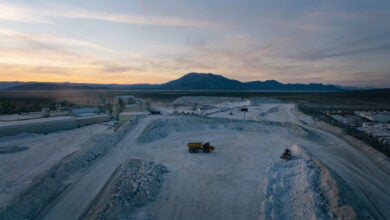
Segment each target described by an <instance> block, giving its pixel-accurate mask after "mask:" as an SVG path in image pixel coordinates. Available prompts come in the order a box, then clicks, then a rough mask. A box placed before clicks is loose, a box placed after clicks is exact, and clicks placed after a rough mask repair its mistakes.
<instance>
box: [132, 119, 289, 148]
mask: <svg viewBox="0 0 390 220" xmlns="http://www.w3.org/2000/svg"><path fill="white" fill-rule="evenodd" d="M264 125H272V126H280V127H293V126H295V125H293V124H291V123H279V122H271V121H264V122H257V121H242V120H235V119H226V118H206V117H198V116H190V117H175V118H171V119H161V120H155V121H153V122H152V123H150V124H149V125H148V127H147V128H146V129H145V130H144V131H143V133H142V134H141V135H140V137H139V138H138V141H139V142H140V143H147V142H152V141H156V140H159V139H162V138H165V137H168V136H169V134H170V133H172V132H183V131H185V132H188V131H201V130H207V129H212V130H216V129H227V130H232V131H257V132H266V133H267V132H269V131H266V128H265V127H264Z"/></svg>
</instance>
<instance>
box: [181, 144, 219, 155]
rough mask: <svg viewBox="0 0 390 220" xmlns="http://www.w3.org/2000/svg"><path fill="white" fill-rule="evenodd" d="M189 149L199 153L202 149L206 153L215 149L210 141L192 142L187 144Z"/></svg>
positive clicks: (191, 151)
mask: <svg viewBox="0 0 390 220" xmlns="http://www.w3.org/2000/svg"><path fill="white" fill-rule="evenodd" d="M187 147H188V151H189V152H190V153H198V152H199V151H200V150H203V152H205V153H209V152H210V151H213V150H215V147H214V146H211V145H210V143H209V142H206V143H202V142H190V143H188V144H187Z"/></svg>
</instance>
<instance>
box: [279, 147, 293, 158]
mask: <svg viewBox="0 0 390 220" xmlns="http://www.w3.org/2000/svg"><path fill="white" fill-rule="evenodd" d="M280 158H282V159H285V160H291V150H290V149H288V148H286V149H285V150H284V151H283V153H282V155H280Z"/></svg>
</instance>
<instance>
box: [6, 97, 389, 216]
mask: <svg viewBox="0 0 390 220" xmlns="http://www.w3.org/2000/svg"><path fill="white" fill-rule="evenodd" d="M202 99H205V98H204V97H200V98H199V97H198V98H196V102H197V103H199V102H200V101H201V100H202ZM183 100H184V101H183ZM213 102H215V103H217V104H216V105H215V106H211V107H210V106H209V108H208V109H207V110H206V111H198V110H197V109H195V110H192V108H191V98H185V99H180V103H181V104H182V105H183V106H179V107H177V106H176V107H175V108H173V107H172V109H169V107H166V106H165V108H166V109H163V111H162V112H170V113H172V112H176V113H177V114H180V115H174V114H167V115H160V116H153V115H150V116H145V117H143V118H140V119H139V120H138V121H137V122H136V123H134V125H131V126H129V128H128V129H125V130H123V132H122V133H123V134H122V135H120V136H118V138H117V139H118V141H117V142H115V144H113V145H112V146H111V145H110V146H111V147H110V149H109V150H108V151H107V152H106V153H105V155H103V156H101V158H100V159H98V160H97V161H96V162H95V163H93V164H91V165H90V166H89V167H86V168H84V170H83V171H82V172H80V173H77V175H71V176H70V177H69V178H66V179H61V181H63V182H64V183H66V188H65V189H64V190H63V192H61V193H60V194H59V195H58V196H56V197H54V198H52V199H51V200H50V201H47V202H48V205H47V206H45V207H43V208H42V210H40V211H39V212H37V213H38V214H36V215H30V216H33V217H34V218H37V219H78V218H81V219H94V218H95V217H96V216H97V214H96V213H98V212H97V211H96V207H97V206H96V204H99V205H100V206H98V207H103V206H104V205H107V204H108V206H104V207H109V204H127V203H126V202H123V201H122V200H123V198H125V197H126V196H125V195H122V194H121V192H127V193H130V194H129V195H128V196H127V197H126V198H132V199H133V198H140V199H139V200H140V201H141V200H144V199H145V198H144V197H134V195H142V193H143V191H142V192H138V191H137V189H148V187H149V186H151V185H152V188H153V190H152V191H153V192H154V193H153V194H152V195H153V196H150V198H149V197H148V198H149V199H148V200H145V201H146V202H145V201H144V202H142V203H139V204H142V205H137V206H135V205H132V206H131V207H132V208H131V209H129V211H128V213H126V212H123V211H112V212H110V210H116V209H114V208H106V209H105V210H108V213H105V215H104V216H109V218H108V219H115V218H130V219H338V218H343V219H386V217H387V216H390V210H389V209H388V204H390V189H389V187H388V186H389V185H390V164H389V161H388V159H387V158H385V156H380V155H379V156H378V154H376V152H372V150H365V149H364V148H365V147H364V146H363V147H362V146H360V147H359V148H357V147H355V146H352V145H351V144H349V142H346V141H345V140H344V139H342V138H339V137H338V136H335V135H333V134H330V133H328V132H326V131H324V130H321V129H319V126H318V124H316V122H315V121H314V120H312V119H311V118H310V117H309V116H306V115H303V114H302V113H300V112H299V111H298V110H297V109H296V108H295V105H293V104H287V103H280V102H276V101H272V100H271V101H269V100H268V101H261V100H256V101H252V102H250V101H248V100H241V99H232V100H229V99H227V98H224V99H218V98H217V97H215V100H210V98H207V102H206V104H207V105H211V104H212V103H213ZM210 103H211V104H210ZM186 105H187V106H186ZM200 105H201V103H200ZM241 107H246V108H248V112H246V113H244V112H241V111H240V108H241ZM182 110H183V111H185V113H186V114H187V115H183V114H182V113H181V111H182ZM244 119H245V120H244ZM314 124H316V126H314ZM110 132H111V133H112V132H113V131H111V130H107V127H104V126H102V125H93V126H88V127H84V128H80V129H75V130H71V131H64V132H58V133H52V134H48V135H45V136H44V135H38V136H34V135H33V136H27V137H24V138H8V139H5V138H4V139H2V142H1V143H0V147H9V146H21V147H22V146H26V147H29V149H26V150H23V151H19V152H14V153H7V154H4V153H3V154H0V163H1V165H2V166H0V169H1V170H0V189H2V190H1V191H0V219H12V218H10V217H12V216H13V214H14V213H13V212H12V209H10V208H9V207H10V206H7V205H9V204H10V203H12V201H18V200H17V198H19V197H21V196H23V194H19V192H22V191H23V190H24V189H28V188H29V187H30V188H31V187H34V185H33V184H32V182H33V179H34V178H36V177H37V176H42V175H45V173H46V172H47V170H48V169H49V168H50V167H51V166H54V165H55V164H59V163H60V164H61V163H62V161H63V158H64V157H66V156H67V155H70V154H72V153H74V152H80V150H81V147H80V146H82V145H78V144H76V143H84V142H85V143H90V141H91V139H92V137H93V136H94V135H100V134H103V133H105V134H109V133H110ZM75 135H76V137H75ZM60 137H61V138H63V142H60V143H62V144H55V143H56V140H59V138H60ZM39 138H41V140H39ZM36 139H37V140H36ZM117 139H115V140H117ZM33 140H36V142H42V141H43V142H44V143H46V144H44V145H45V146H40V145H38V144H36V145H33V144H31V143H34V142H33ZM50 141H52V142H53V143H52V144H50V143H51V142H50ZM100 141H102V140H100ZM193 141H210V143H211V144H212V145H213V146H215V148H216V150H215V151H214V152H211V153H208V154H205V153H197V154H190V153H189V152H188V149H187V147H186V144H187V143H188V142H193ZM286 147H289V148H290V149H291V150H292V155H293V159H292V160H291V161H284V160H281V159H280V157H279V156H280V154H281V152H282V151H283V150H284V149H285V148H286ZM32 149H36V151H34V152H33V151H32ZM60 152H62V153H60ZM88 152H89V151H86V153H88ZM24 154H25V155H24ZM23 155H24V156H23ZM31 155H35V157H34V159H29V157H31ZM39 155H43V156H42V157H39ZM22 158H25V159H22ZM82 158H84V157H82ZM134 160H135V161H138V162H137V163H135V162H128V161H134ZM12 161H15V162H12ZM16 161H18V162H16ZM133 163H134V164H144V165H143V166H142V167H148V168H147V169H146V168H142V169H140V168H138V169H135V171H134V170H133V169H130V168H129V170H131V172H130V174H123V175H122V176H125V177H126V178H130V179H125V180H123V179H121V178H120V177H121V175H119V174H118V169H119V167H122V168H123V167H126V165H125V164H130V165H129V166H131V164H133ZM41 164H44V165H45V166H43V165H41ZM145 164H149V165H145ZM150 164H157V165H158V166H160V165H161V166H163V167H164V169H157V170H161V173H159V172H160V171H150V172H152V173H154V174H153V176H158V177H159V178H158V181H155V180H153V181H152V179H153V178H152V179H150V181H149V180H148V176H147V175H146V174H148V173H150V172H149V171H148V169H154V168H153V167H154V166H152V165H150ZM27 167H29V168H31V167H33V168H34V170H36V171H35V173H32V174H31V172H28V171H27ZM165 168H166V170H165ZM145 169H146V170H145ZM138 170H142V174H145V175H146V176H143V175H138V174H137V175H136V174H134V172H135V173H139V172H141V171H138ZM64 172H65V171H64ZM156 172H157V173H156ZM33 174H34V175H33ZM133 174H134V175H135V176H134V177H132V178H134V179H131V176H132V175H133ZM160 175H163V178H162V177H161V179H160ZM17 179H23V181H16V180H17ZM135 180H137V181H135ZM138 180H139V181H138ZM126 181H130V182H131V183H134V181H135V182H137V183H138V184H139V185H137V186H131V187H133V188H131V187H130V189H133V190H130V191H129V189H126V185H123V184H117V185H118V187H111V188H110V187H109V186H113V183H116V182H120V183H123V182H126ZM132 181H133V182H132ZM11 182H12V183H11ZM154 182H158V184H157V183H156V184H157V185H153V184H154ZM142 184H149V185H147V186H148V187H146V185H145V186H144V185H142ZM114 185H115V184H114ZM115 186H116V185H115ZM3 189H6V190H3ZM133 191H134V192H137V193H138V194H134V195H133V194H131V193H132V192H133ZM118 192H119V194H118ZM116 194H118V195H116ZM147 194H148V193H145V195H147ZM102 195H104V196H102ZM115 195H116V196H115ZM19 199H20V198H19ZM115 199H117V200H118V201H116V200H115ZM129 200H131V199H129ZM121 201H122V202H121ZM132 204H133V203H132ZM134 204H136V203H134ZM137 204H138V203H137ZM113 207H114V206H113ZM124 207H126V205H124ZM32 209H33V208H32ZM98 211H99V210H98ZM88 213H92V214H88ZM93 213H95V214H93ZM27 216H28V215H27ZM91 216H95V217H91ZM2 217H3V218H2Z"/></svg>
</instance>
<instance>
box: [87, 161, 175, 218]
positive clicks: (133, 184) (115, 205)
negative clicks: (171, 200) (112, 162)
mask: <svg viewBox="0 0 390 220" xmlns="http://www.w3.org/2000/svg"><path fill="white" fill-rule="evenodd" d="M167 172H168V169H167V168H166V167H165V166H163V165H161V164H155V163H153V162H149V161H144V160H140V159H132V160H130V161H128V162H126V163H124V164H122V165H120V166H119V167H118V168H117V170H116V171H115V172H114V174H113V177H112V178H110V181H109V182H108V184H107V185H106V187H105V188H104V190H102V192H101V193H100V195H99V196H98V198H97V199H96V201H95V202H94V204H93V205H92V206H91V208H90V209H89V211H88V212H87V214H86V216H85V218H86V219H129V218H132V215H134V213H133V212H134V211H135V209H136V208H138V207H142V206H144V205H146V204H147V203H148V202H150V201H153V200H154V199H155V198H156V196H157V194H158V192H159V190H160V187H161V185H162V182H163V177H164V174H165V173H167Z"/></svg>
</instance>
